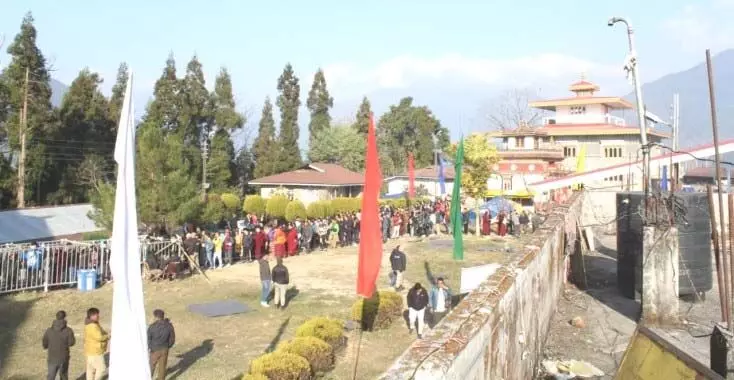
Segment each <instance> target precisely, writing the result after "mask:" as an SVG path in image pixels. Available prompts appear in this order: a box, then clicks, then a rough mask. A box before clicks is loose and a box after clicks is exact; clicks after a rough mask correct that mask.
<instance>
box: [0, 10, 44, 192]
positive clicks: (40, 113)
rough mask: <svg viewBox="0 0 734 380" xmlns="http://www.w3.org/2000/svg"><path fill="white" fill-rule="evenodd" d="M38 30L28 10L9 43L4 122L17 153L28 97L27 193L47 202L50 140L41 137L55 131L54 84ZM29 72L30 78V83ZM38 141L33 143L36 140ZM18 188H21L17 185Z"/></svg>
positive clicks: (4, 80)
mask: <svg viewBox="0 0 734 380" xmlns="http://www.w3.org/2000/svg"><path fill="white" fill-rule="evenodd" d="M36 38H37V32H36V28H35V26H34V25H33V16H32V15H31V13H30V12H29V13H27V14H26V15H25V17H24V18H23V22H22V23H21V26H20V32H19V33H18V34H17V35H16V36H15V39H14V40H13V42H12V43H11V44H10V45H9V46H8V50H7V52H8V54H9V55H10V57H11V60H10V63H9V64H8V66H7V67H6V68H5V69H4V70H3V72H2V78H1V79H0V80H1V81H2V82H3V87H4V88H5V91H6V96H7V98H6V99H7V101H6V107H7V108H6V110H5V111H4V113H5V123H3V124H2V127H3V131H2V135H4V136H6V138H7V143H8V145H9V147H10V149H11V150H12V151H13V154H14V155H16V157H17V154H18V153H19V151H20V140H21V139H20V137H21V110H22V108H23V103H24V100H25V99H26V96H25V95H26V85H27V95H28V96H27V100H28V114H27V121H28V122H27V125H26V126H25V128H24V131H25V136H26V142H27V143H26V160H25V187H24V189H25V196H24V200H28V201H32V200H35V201H36V203H43V202H44V198H45V196H46V193H47V191H45V190H44V189H45V188H46V185H47V184H46V180H47V179H48V173H49V170H50V169H49V168H48V167H47V165H46V164H47V162H46V158H47V156H46V153H45V145H46V143H47V142H48V141H47V140H45V139H44V140H41V137H42V136H47V135H48V134H49V133H52V132H53V129H54V127H55V125H56V124H55V123H54V117H53V112H52V107H51V86H50V80H51V78H50V76H49V73H48V68H47V67H46V58H45V57H44V56H43V54H42V53H41V50H40V49H39V48H38V46H37V45H36ZM26 72H27V73H28V81H27V83H26ZM34 139H35V140H36V142H35V143H33V144H30V143H29V142H30V141H32V140H34ZM16 190H17V189H16Z"/></svg>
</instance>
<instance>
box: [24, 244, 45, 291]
mask: <svg viewBox="0 0 734 380" xmlns="http://www.w3.org/2000/svg"><path fill="white" fill-rule="evenodd" d="M23 261H24V262H25V266H26V269H27V270H28V279H29V282H31V283H35V282H36V281H37V280H36V279H37V278H38V276H39V273H40V272H41V269H42V268H43V265H42V264H43V248H40V247H39V246H38V243H33V244H32V245H31V246H30V248H28V249H27V250H26V251H25V252H23Z"/></svg>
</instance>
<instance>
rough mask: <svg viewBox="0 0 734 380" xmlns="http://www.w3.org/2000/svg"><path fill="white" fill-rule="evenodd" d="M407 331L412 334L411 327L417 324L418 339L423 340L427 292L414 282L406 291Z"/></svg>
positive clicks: (418, 283)
mask: <svg viewBox="0 0 734 380" xmlns="http://www.w3.org/2000/svg"><path fill="white" fill-rule="evenodd" d="M407 298H408V323H409V326H408V330H409V331H410V333H411V334H412V333H413V327H415V325H416V322H417V323H418V339H421V338H423V323H424V322H425V317H426V306H428V292H427V291H426V289H425V288H424V287H423V286H422V285H421V283H420V282H416V283H415V285H414V286H413V287H412V288H410V290H409V291H408V297H407Z"/></svg>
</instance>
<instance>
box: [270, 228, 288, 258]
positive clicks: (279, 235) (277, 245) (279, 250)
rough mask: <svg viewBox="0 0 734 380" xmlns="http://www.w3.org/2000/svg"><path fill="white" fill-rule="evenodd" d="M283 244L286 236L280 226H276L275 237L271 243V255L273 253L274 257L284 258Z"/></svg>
mask: <svg viewBox="0 0 734 380" xmlns="http://www.w3.org/2000/svg"><path fill="white" fill-rule="evenodd" d="M285 244H286V235H285V232H284V231H283V227H282V226H278V227H277V228H276V229H275V236H274V241H273V253H275V257H284V256H285Z"/></svg>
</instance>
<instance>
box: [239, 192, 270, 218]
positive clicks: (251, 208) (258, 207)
mask: <svg viewBox="0 0 734 380" xmlns="http://www.w3.org/2000/svg"><path fill="white" fill-rule="evenodd" d="M265 205H266V204H265V199H263V197H261V196H259V195H248V196H247V197H245V201H244V202H243V203H242V211H244V212H246V213H248V214H255V215H257V216H258V217H260V215H262V214H264V213H265Z"/></svg>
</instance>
